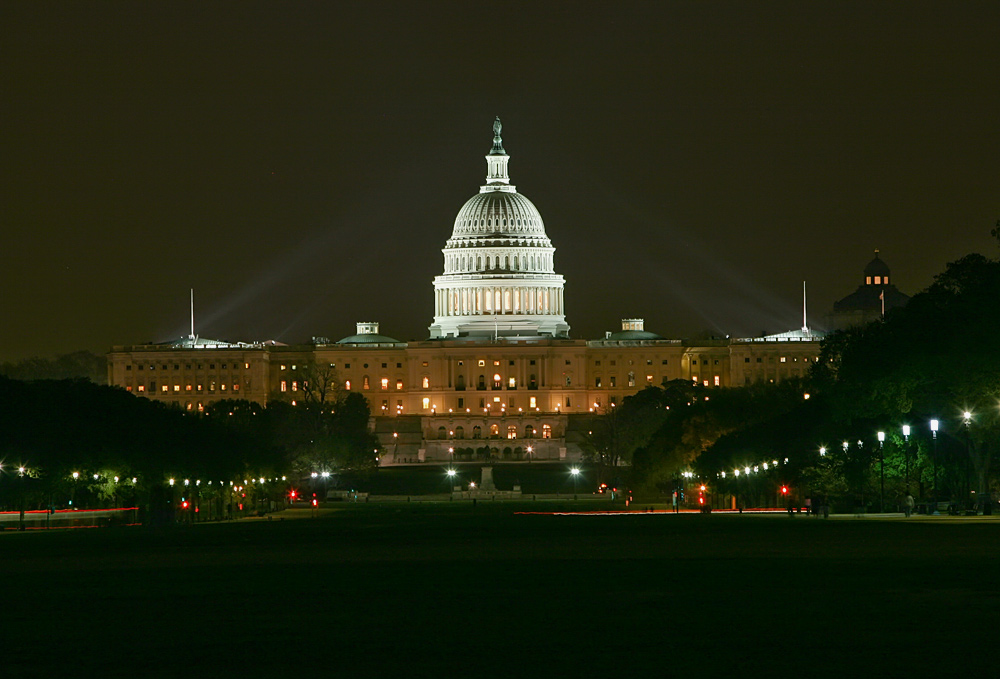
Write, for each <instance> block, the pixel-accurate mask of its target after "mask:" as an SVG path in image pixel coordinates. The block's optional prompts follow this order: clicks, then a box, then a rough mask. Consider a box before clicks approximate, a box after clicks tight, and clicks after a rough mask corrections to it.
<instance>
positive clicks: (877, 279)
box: [875, 276, 882, 285]
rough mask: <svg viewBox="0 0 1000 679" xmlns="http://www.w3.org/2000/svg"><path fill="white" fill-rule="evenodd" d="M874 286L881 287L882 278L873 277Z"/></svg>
mask: <svg viewBox="0 0 1000 679" xmlns="http://www.w3.org/2000/svg"><path fill="white" fill-rule="evenodd" d="M875 285H882V277H881V276H875Z"/></svg>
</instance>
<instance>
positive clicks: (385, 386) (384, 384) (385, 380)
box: [382, 377, 389, 391]
mask: <svg viewBox="0 0 1000 679" xmlns="http://www.w3.org/2000/svg"><path fill="white" fill-rule="evenodd" d="M388 388H389V378H388V377H383V378H382V390H383V391H385V390H386V389H388Z"/></svg>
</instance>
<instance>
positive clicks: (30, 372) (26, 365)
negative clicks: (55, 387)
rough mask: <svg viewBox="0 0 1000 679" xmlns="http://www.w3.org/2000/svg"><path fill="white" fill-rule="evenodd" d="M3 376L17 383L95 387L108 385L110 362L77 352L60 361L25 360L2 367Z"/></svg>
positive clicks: (99, 357)
mask: <svg viewBox="0 0 1000 679" xmlns="http://www.w3.org/2000/svg"><path fill="white" fill-rule="evenodd" d="M0 375H4V376H6V377H10V378H11V379H15V380H71V379H76V378H84V379H88V380H90V381H91V382H93V383H94V384H107V383H108V361H107V359H106V358H105V357H104V356H98V355H97V354H94V353H91V352H89V351H75V352H73V353H71V354H63V355H62V356H57V357H56V358H38V357H33V358H25V359H22V360H20V361H8V362H5V363H0Z"/></svg>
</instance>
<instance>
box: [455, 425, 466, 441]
mask: <svg viewBox="0 0 1000 679" xmlns="http://www.w3.org/2000/svg"><path fill="white" fill-rule="evenodd" d="M455 438H457V439H464V438H465V427H463V426H462V425H458V426H457V427H455Z"/></svg>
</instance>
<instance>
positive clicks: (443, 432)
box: [438, 427, 448, 439]
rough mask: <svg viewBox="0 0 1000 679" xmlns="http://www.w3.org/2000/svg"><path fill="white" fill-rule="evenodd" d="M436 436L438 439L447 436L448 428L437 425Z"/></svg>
mask: <svg viewBox="0 0 1000 679" xmlns="http://www.w3.org/2000/svg"><path fill="white" fill-rule="evenodd" d="M438 438H439V439H446V438H448V430H447V429H445V428H444V427H438Z"/></svg>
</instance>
